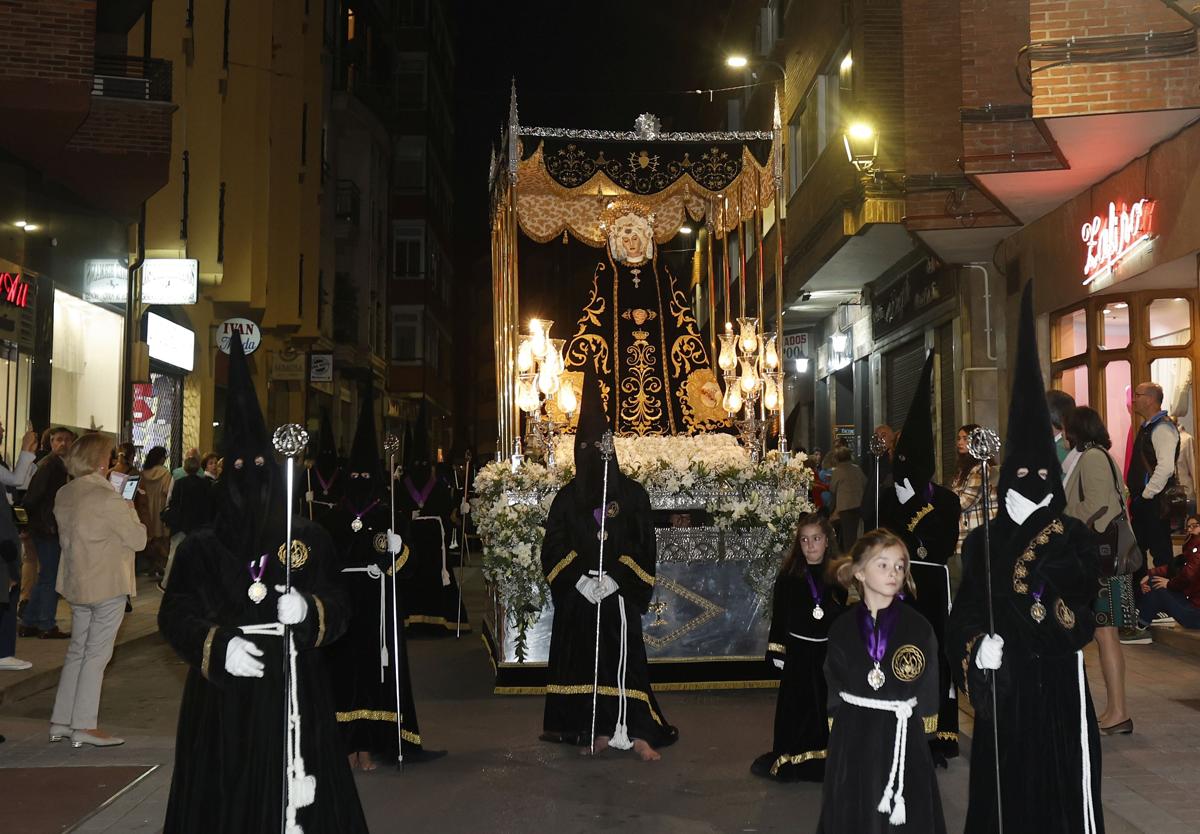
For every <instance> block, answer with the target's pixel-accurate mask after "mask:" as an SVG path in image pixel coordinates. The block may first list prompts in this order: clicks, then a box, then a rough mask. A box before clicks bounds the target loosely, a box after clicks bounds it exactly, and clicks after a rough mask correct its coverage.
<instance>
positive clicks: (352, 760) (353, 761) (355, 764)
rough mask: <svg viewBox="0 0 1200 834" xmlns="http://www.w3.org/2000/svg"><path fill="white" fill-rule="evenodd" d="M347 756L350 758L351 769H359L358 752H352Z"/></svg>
mask: <svg viewBox="0 0 1200 834" xmlns="http://www.w3.org/2000/svg"><path fill="white" fill-rule="evenodd" d="M346 758H347V759H349V760H350V769H351V770H358V754H357V753H351V754H350V755H349V756H347V757H346Z"/></svg>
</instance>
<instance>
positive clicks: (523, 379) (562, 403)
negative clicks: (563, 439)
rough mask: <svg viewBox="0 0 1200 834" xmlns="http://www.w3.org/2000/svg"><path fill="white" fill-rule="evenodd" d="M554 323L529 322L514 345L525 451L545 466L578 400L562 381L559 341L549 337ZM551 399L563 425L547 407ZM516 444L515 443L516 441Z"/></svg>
mask: <svg viewBox="0 0 1200 834" xmlns="http://www.w3.org/2000/svg"><path fill="white" fill-rule="evenodd" d="M553 325H554V322H552V321H547V320H545V319H531V320H530V322H529V332H528V333H523V334H521V337H520V341H519V343H518V345H517V390H516V401H517V406H518V407H519V408H520V409H521V411H523V412H525V415H526V419H525V438H526V442H525V451H526V452H527V453H531V454H534V455H537V456H540V457H542V458H543V459H544V460H545V461H546V465H547V466H554V465H555V463H556V461H555V459H554V438H555V436H556V435H557V434H558V433H559V432H560V431H562V430H564V429H566V428H567V426H568V424H569V423H570V421H571V416H572V415H573V414H574V413H575V412H576V410H578V408H579V397H578V395H577V394H576V392H575V389H574V388H573V387H572V385H571V383H570V382H569V381H568V380H566V379H564V373H563V372H564V370H565V367H566V366H565V363H564V361H563V347H564V345H565V342H564V341H563V340H562V339H552V338H550V328H551V327H552V326H553ZM551 400H553V401H554V402H555V404H556V405H557V406H558V410H559V411H560V412H561V413H562V414H564V415H566V418H567V420H566V422H564V423H559V422H556V421H555V420H554V419H553V417H552V416H551V414H550V410H549V409H548V408H547V406H548V404H549V403H550V401H551ZM518 442H519V440H518Z"/></svg>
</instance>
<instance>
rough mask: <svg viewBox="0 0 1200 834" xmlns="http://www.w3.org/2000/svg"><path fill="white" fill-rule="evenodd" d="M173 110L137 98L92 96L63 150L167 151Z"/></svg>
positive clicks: (169, 149)
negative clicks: (134, 99)
mask: <svg viewBox="0 0 1200 834" xmlns="http://www.w3.org/2000/svg"><path fill="white" fill-rule="evenodd" d="M173 109H174V108H173V107H171V106H170V105H155V104H148V103H146V102H141V101H122V100H121V99H108V98H93V99H92V109H91V110H90V111H89V112H88V117H87V119H86V120H85V121H84V123H83V124H82V125H80V126H79V130H77V131H76V132H75V135H74V136H72V137H71V140H70V141H69V142H68V143H67V150H68V151H91V152H96V153H104V154H124V153H140V154H169V153H170V152H171V113H172V111H173Z"/></svg>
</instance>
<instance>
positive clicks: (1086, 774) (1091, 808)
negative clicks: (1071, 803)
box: [1075, 651, 1099, 834]
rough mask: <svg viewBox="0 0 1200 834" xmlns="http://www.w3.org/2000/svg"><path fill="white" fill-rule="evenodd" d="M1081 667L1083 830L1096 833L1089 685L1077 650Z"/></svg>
mask: <svg viewBox="0 0 1200 834" xmlns="http://www.w3.org/2000/svg"><path fill="white" fill-rule="evenodd" d="M1075 657H1076V658H1077V660H1076V664H1077V666H1078V669H1079V674H1078V677H1079V749H1080V751H1081V752H1082V754H1083V767H1082V768H1081V770H1082V771H1083V832H1084V834H1096V832H1097V831H1098V830H1099V829H1097V827H1096V806H1095V797H1093V796H1092V751H1091V744H1090V743H1089V741H1088V720H1087V687H1086V684H1085V682H1084V676H1083V652H1082V651H1077V652H1075Z"/></svg>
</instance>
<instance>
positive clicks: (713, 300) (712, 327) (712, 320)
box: [704, 200, 717, 365]
mask: <svg viewBox="0 0 1200 834" xmlns="http://www.w3.org/2000/svg"><path fill="white" fill-rule="evenodd" d="M712 213H713V204H712V200H709V201H708V208H707V212H706V214H705V217H704V219H705V221H706V222H705V229H704V243H705V247H706V250H707V255H706V258H705V259H706V260H707V261H708V336H709V349H710V350H711V351H712V352H711V353H710V354H709V355H708V359H709V361H710V362H712V363H713V364H714V365H716V362H717V293H716V287H717V285H716V280H715V279H714V277H713V242H712V236H713V230H714V229H715V228H716V224H715V223H714V222H713V216H712Z"/></svg>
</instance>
